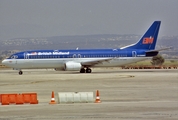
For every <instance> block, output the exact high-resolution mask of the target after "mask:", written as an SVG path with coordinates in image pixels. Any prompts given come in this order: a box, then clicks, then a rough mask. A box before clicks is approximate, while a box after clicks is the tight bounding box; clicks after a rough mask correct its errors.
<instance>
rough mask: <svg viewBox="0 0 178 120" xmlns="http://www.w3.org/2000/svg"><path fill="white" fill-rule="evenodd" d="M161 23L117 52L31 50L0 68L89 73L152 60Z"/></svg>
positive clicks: (109, 50) (6, 61)
mask: <svg viewBox="0 0 178 120" xmlns="http://www.w3.org/2000/svg"><path fill="white" fill-rule="evenodd" d="M160 24H161V21H155V22H154V23H153V24H152V25H151V26H150V28H149V29H148V30H147V31H146V33H145V34H144V35H143V36H142V37H141V38H140V40H139V41H138V42H137V43H135V44H131V45H128V46H125V47H122V48H120V49H82V50H80V49H76V50H31V51H24V52H19V53H15V54H13V55H11V56H10V57H9V58H7V59H5V60H3V61H2V64H4V65H6V66H8V67H11V68H14V69H16V70H19V75H22V74H23V72H22V69H48V68H54V69H55V70H65V71H80V73H91V72H92V70H91V68H93V67H117V66H123V65H126V64H130V63H134V62H138V61H141V60H145V59H148V58H150V57H153V56H156V55H157V54H158V52H159V51H160V50H155V45H156V42H157V37H158V32H159V28H160Z"/></svg>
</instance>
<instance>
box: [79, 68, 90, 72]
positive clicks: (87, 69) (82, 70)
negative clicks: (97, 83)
mask: <svg viewBox="0 0 178 120" xmlns="http://www.w3.org/2000/svg"><path fill="white" fill-rule="evenodd" d="M91 71H92V70H91V69H90V68H86V69H85V68H81V69H80V73H91Z"/></svg>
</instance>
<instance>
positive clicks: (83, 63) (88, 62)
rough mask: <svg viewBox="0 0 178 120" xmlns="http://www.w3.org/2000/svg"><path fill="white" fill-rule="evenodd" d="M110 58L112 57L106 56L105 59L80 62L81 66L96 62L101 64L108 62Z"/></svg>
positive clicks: (92, 64)
mask: <svg viewBox="0 0 178 120" xmlns="http://www.w3.org/2000/svg"><path fill="white" fill-rule="evenodd" d="M112 59H113V58H106V59H100V60H90V61H86V62H82V63H81V64H82V65H83V66H94V65H96V64H102V63H103V62H109V61H110V60H112Z"/></svg>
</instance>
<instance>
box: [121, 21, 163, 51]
mask: <svg viewBox="0 0 178 120" xmlns="http://www.w3.org/2000/svg"><path fill="white" fill-rule="evenodd" d="M160 24H161V21H154V22H153V24H152V25H151V26H150V28H149V29H148V30H147V31H146V33H145V34H144V35H143V36H142V37H141V39H140V40H139V41H138V42H137V43H135V44H132V45H128V46H125V47H122V48H120V49H146V50H154V49H155V46H156V42H157V37H158V33H159V28H160Z"/></svg>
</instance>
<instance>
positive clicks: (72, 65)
mask: <svg viewBox="0 0 178 120" xmlns="http://www.w3.org/2000/svg"><path fill="white" fill-rule="evenodd" d="M81 68H82V65H81V64H80V63H76V62H66V63H65V65H64V70H66V71H79V70H80V69H81Z"/></svg>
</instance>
